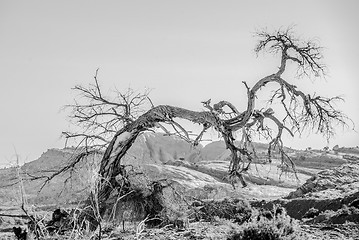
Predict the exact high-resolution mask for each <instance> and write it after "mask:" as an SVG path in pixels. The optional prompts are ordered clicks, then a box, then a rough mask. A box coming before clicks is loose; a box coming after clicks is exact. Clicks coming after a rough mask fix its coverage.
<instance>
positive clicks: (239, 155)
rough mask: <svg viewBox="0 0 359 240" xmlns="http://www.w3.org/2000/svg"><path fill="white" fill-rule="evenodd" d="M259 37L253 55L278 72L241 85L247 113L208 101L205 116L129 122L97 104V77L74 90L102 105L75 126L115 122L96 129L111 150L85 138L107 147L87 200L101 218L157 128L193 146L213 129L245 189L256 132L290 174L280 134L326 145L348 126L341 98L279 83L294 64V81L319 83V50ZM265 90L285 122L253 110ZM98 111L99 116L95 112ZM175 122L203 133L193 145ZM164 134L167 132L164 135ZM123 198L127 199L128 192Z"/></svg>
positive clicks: (276, 36)
mask: <svg viewBox="0 0 359 240" xmlns="http://www.w3.org/2000/svg"><path fill="white" fill-rule="evenodd" d="M257 37H258V38H259V41H258V44H257V45H256V47H255V52H257V53H259V52H261V51H266V52H270V53H274V54H275V55H277V56H279V67H278V70H276V71H275V72H274V73H273V74H270V75H268V76H265V77H263V78H262V79H259V80H258V81H257V82H256V83H255V84H254V85H253V86H249V85H248V84H247V83H246V82H243V86H244V87H245V88H246V89H247V96H246V97H247V107H246V109H244V110H241V111H239V110H238V109H237V108H236V107H235V106H234V105H233V104H231V103H230V102H227V101H220V102H218V103H215V104H212V103H211V101H210V100H208V101H205V102H202V103H203V105H204V107H205V108H206V110H205V111H191V110H188V109H183V108H180V107H175V106H168V105H159V106H154V107H152V108H151V109H149V110H148V111H147V112H145V113H143V114H141V115H139V116H138V117H132V116H131V115H130V114H129V112H128V111H127V107H128V105H126V104H125V105H118V104H117V103H113V102H107V101H105V100H104V99H101V98H102V95H101V91H100V88H99V86H98V83H97V79H96V77H95V80H96V86H95V88H94V89H95V92H91V91H88V90H86V89H83V88H80V87H77V89H78V90H80V91H82V92H83V93H85V94H86V95H87V96H88V97H89V98H90V99H92V100H93V101H95V102H97V101H99V102H100V103H96V104H92V105H88V106H85V110H86V111H87V110H90V111H89V112H86V111H85V110H84V109H83V106H77V105H75V106H74V107H75V112H76V114H75V115H74V116H75V118H76V120H77V121H78V122H80V123H83V122H85V123H86V124H90V126H89V128H91V127H93V126H96V127H98V126H99V125H98V123H97V122H96V121H93V119H96V118H97V117H98V116H101V117H102V116H103V115H105V114H106V115H111V117H114V118H113V119H112V120H109V121H108V122H105V123H104V124H103V125H101V126H99V127H100V128H101V129H102V128H103V131H104V132H103V133H101V134H108V133H113V134H114V136H113V138H112V140H111V141H110V142H109V144H107V142H106V141H105V140H106V138H105V137H103V135H101V134H96V135H95V136H92V135H91V136H86V137H87V138H92V137H93V138H96V139H99V140H104V141H103V142H104V144H106V146H107V148H106V151H105V153H104V156H103V158H102V161H101V165H100V169H99V176H100V177H101V180H100V181H99V183H98V194H97V196H91V198H96V199H97V202H98V203H99V214H100V215H102V214H104V212H105V210H106V209H105V207H106V206H105V205H104V204H102V203H104V202H105V201H106V200H107V199H108V198H109V196H110V194H111V191H113V190H114V189H116V188H118V187H119V183H118V181H117V180H116V179H117V178H116V177H118V176H119V175H122V176H125V175H126V173H125V171H124V168H123V167H122V165H121V159H122V158H123V157H124V156H125V154H126V152H127V151H128V149H129V148H130V147H131V145H132V144H133V143H134V141H135V140H136V138H137V137H138V136H139V135H140V134H141V133H142V132H144V131H147V130H150V129H153V128H156V127H160V128H162V129H164V128H163V125H162V124H163V123H165V124H170V125H172V126H173V128H174V129H175V131H176V133H177V134H178V135H179V136H181V137H182V138H184V139H186V140H188V141H192V143H193V144H194V145H196V144H198V142H199V141H201V138H202V136H203V133H204V132H205V131H206V130H207V129H209V128H214V129H215V130H216V131H218V133H219V134H220V135H221V136H222V138H223V140H224V142H225V144H226V147H227V148H228V149H229V150H230V151H231V162H230V166H229V178H230V179H232V180H234V179H239V180H240V181H241V183H242V184H243V186H245V185H246V183H245V181H244V179H243V177H242V174H243V173H244V172H246V171H247V170H248V168H249V166H250V164H251V163H252V161H253V159H254V157H255V154H254V153H253V151H249V149H248V146H249V145H250V144H251V134H252V133H253V132H258V133H261V134H263V135H265V136H267V137H268V142H269V145H268V154H267V155H268V160H269V161H270V160H271V157H272V155H273V151H274V150H277V151H278V152H279V156H280V159H281V161H282V164H284V165H287V166H291V167H293V168H294V163H293V162H292V161H291V159H290V157H289V156H288V155H287V154H286V153H285V151H284V145H283V141H282V134H283V131H287V132H288V133H289V134H290V135H292V136H294V135H295V134H296V133H301V132H302V131H303V130H304V129H310V130H312V131H313V132H315V133H320V134H322V135H324V136H325V137H327V138H328V139H329V138H330V137H331V136H332V135H333V134H334V132H335V127H336V126H337V125H338V124H339V125H345V126H346V125H347V123H346V122H347V120H348V118H347V117H346V116H345V115H344V114H343V113H342V112H341V111H339V110H337V109H336V108H335V106H334V105H333V102H335V101H337V100H342V99H341V98H340V97H332V98H327V97H321V96H315V95H310V94H307V93H304V92H302V91H301V90H299V89H298V88H297V87H296V86H295V85H293V84H291V83H290V82H289V81H287V80H286V79H284V78H283V73H284V72H285V71H286V70H287V65H288V64H295V65H296V66H297V74H296V75H297V76H298V77H311V76H314V77H320V76H323V75H324V74H325V69H326V68H325V65H324V64H323V63H322V54H321V47H320V46H318V44H317V43H316V42H315V41H313V40H310V41H302V40H300V39H297V38H296V37H295V36H294V35H293V33H292V31H291V29H287V30H278V31H275V32H272V33H270V32H268V31H261V32H258V33H257ZM269 84H271V85H274V86H276V90H275V91H273V92H272V95H271V97H270V99H269V100H268V102H269V103H273V102H274V101H279V103H280V104H281V107H282V108H283V112H284V117H283V118H279V117H278V116H277V115H276V114H275V112H274V111H273V110H272V108H267V109H257V108H256V101H257V93H258V92H259V91H260V90H261V89H262V88H264V87H266V86H267V85H269ZM142 97H143V96H142ZM141 99H143V98H141ZM105 106H106V109H107V111H106V112H101V109H103V108H104V107H105ZM97 107H99V108H100V110H97ZM117 107H121V108H122V109H125V111H124V112H123V114H121V115H119V114H118V112H117V111H116V108H117ZM119 119H120V120H121V121H122V123H123V125H121V126H122V128H121V129H119V130H115V128H111V129H110V130H108V129H107V127H108V126H112V127H114V126H115V125H116V124H117V122H118V121H120V120H119ZM176 119H186V120H189V121H191V122H193V123H196V124H200V125H202V127H203V130H202V132H201V133H200V134H199V135H198V136H197V138H196V139H191V138H190V137H189V134H188V132H187V131H186V130H185V129H184V128H183V127H182V126H181V125H180V124H179V123H178V122H176ZM265 121H271V122H272V123H274V124H275V126H276V129H274V130H273V131H275V133H276V134H275V135H274V136H272V134H270V133H271V132H272V129H270V128H269V127H268V125H267V124H266V123H265ZM164 131H167V130H166V129H164ZM236 131H242V141H241V144H239V145H238V144H236V143H235V140H236V139H235V137H234V132H236ZM74 136H75V135H72V136H69V137H74ZM102 138H104V139H102ZM122 194H126V192H123V193H122Z"/></svg>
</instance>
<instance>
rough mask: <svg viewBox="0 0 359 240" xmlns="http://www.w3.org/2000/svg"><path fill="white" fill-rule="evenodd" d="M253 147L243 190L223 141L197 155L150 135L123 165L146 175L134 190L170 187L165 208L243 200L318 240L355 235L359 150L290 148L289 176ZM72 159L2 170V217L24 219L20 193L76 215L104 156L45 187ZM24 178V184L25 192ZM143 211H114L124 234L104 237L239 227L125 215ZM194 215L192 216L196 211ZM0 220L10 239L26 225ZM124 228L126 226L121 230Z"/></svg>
mask: <svg viewBox="0 0 359 240" xmlns="http://www.w3.org/2000/svg"><path fill="white" fill-rule="evenodd" d="M255 147H256V153H257V156H258V159H257V160H256V163H255V164H253V165H252V167H251V168H250V170H249V171H248V173H247V174H246V175H245V176H244V177H245V180H246V182H247V183H248V186H247V187H245V188H242V186H241V184H239V183H238V184H235V185H234V187H233V186H232V185H231V184H230V182H229V181H228V179H227V178H226V176H227V172H228V166H229V161H228V158H229V151H227V150H226V149H225V145H224V143H223V142H221V141H218V142H212V143H210V144H208V145H206V146H204V147H203V146H201V145H200V146H198V147H196V148H193V147H192V146H191V145H190V144H188V143H186V142H184V141H183V140H181V139H179V138H176V137H173V136H171V137H168V136H163V135H161V134H156V133H146V134H143V135H141V136H140V137H139V138H138V139H137V140H136V142H135V143H134V145H133V147H132V148H131V149H130V151H129V153H128V154H127V156H126V158H125V159H124V161H123V164H125V165H126V166H127V168H128V169H131V171H132V172H133V173H134V176H138V174H139V173H140V175H141V178H137V177H136V178H135V177H134V178H133V182H134V184H138V185H144V184H147V183H148V182H150V181H158V182H160V181H166V182H168V183H169V184H170V185H171V188H172V190H166V191H167V196H165V197H164V201H168V202H171V203H170V204H169V205H171V206H175V205H176V204H177V203H176V201H177V200H176V199H178V196H181V198H183V199H186V201H189V202H193V201H197V202H198V201H200V202H201V204H202V205H203V204H204V203H206V202H208V201H214V200H215V201H218V202H219V203H220V202H223V200H224V199H241V200H246V201H248V202H249V203H250V204H251V205H252V207H255V208H257V209H258V208H263V209H273V206H275V205H281V206H282V207H284V208H285V209H286V212H287V213H288V215H289V216H290V217H291V218H294V219H297V220H298V221H299V222H298V224H299V225H300V227H299V228H300V231H299V232H301V233H303V234H304V235H305V234H307V235H308V234H309V236H312V239H325V238H327V239H328V236H330V238H329V239H350V237H353V236H354V235H355V234H356V233H357V232H356V231H357V224H358V220H357V219H359V215H358V211H357V208H358V205H359V204H358V201H359V200H358V199H359V192H358V189H359V188H358V187H359V165H358V162H357V161H356V160H355V158H356V157H358V156H359V151H358V149H357V148H339V147H336V148H334V149H333V150H328V149H325V150H312V149H307V150H304V151H300V150H294V149H289V148H288V149H286V151H287V152H288V154H289V155H290V156H291V157H292V159H293V160H294V162H295V163H296V165H297V168H296V173H294V172H293V171H292V170H290V169H284V170H283V168H282V167H281V165H280V161H279V160H276V159H274V161H273V162H272V163H268V162H267V161H266V158H265V155H266V148H267V145H266V144H261V143H255ZM348 156H350V157H348ZM73 157H74V149H72V148H67V149H50V150H48V151H46V152H44V153H43V154H42V156H41V157H40V158H39V159H37V160H35V161H32V162H28V163H26V164H24V165H23V166H21V167H20V168H16V167H10V168H6V169H1V170H0V177H1V179H2V181H1V183H0V187H1V190H0V201H1V203H2V205H1V209H0V210H1V211H0V214H5V215H6V214H13V215H14V214H15V215H16V214H17V215H21V214H23V212H22V210H21V208H20V206H21V204H22V202H23V199H22V198H21V194H20V186H23V189H24V190H25V191H24V194H23V195H24V197H25V199H26V200H27V203H28V205H29V206H32V209H33V211H36V212H42V213H43V216H46V218H47V219H50V218H51V217H50V216H51V211H53V210H55V209H57V208H70V207H73V206H76V205H77V204H79V203H81V201H83V200H84V199H86V197H87V196H88V194H89V192H90V190H91V188H90V187H89V186H91V183H93V182H94V180H95V176H96V171H97V169H98V163H99V161H100V159H101V155H95V156H92V157H90V158H88V159H86V161H83V162H82V163H81V164H79V165H78V166H77V167H76V168H75V169H74V170H73V171H70V172H67V173H63V174H59V175H58V176H56V177H54V178H53V179H52V180H51V181H50V182H49V183H48V184H45V185H43V184H44V181H46V179H47V177H48V176H51V174H53V173H54V172H56V171H57V170H59V169H61V168H62V167H64V166H65V165H66V164H68V163H69V162H71V159H73ZM20 179H22V180H23V181H22V183H23V184H22V185H21V184H20V183H19V180H20ZM136 181H137V182H138V183H136ZM41 188H42V189H41ZM40 189H41V191H40V192H39V190H40ZM176 194H177V195H176ZM170 195H171V197H169V196H170ZM175 195H176V196H175ZM131 204H132V205H131ZM181 204H182V205H183V201H182V202H181V201H179V202H178V204H177V205H178V206H177V207H173V209H172V210H171V211H173V214H172V216H173V218H182V216H184V215H185V214H178V212H184V210H183V209H186V211H187V210H188V206H181ZM227 205H228V204H227ZM227 205H226V206H227ZM137 207H138V206H137V205H135V204H133V203H130V202H128V203H127V205H126V204H123V205H122V208H121V207H120V208H117V210H116V211H117V212H118V213H120V214H118V215H117V216H118V217H117V220H116V222H117V224H118V227H117V228H113V227H112V228H111V229H112V230H111V234H107V233H106V234H105V236H107V239H121V238H115V237H119V236H121V237H122V239H135V238H137V239H139V236H140V237H141V238H142V239H226V238H227V237H228V236H229V235H231V233H233V231H234V229H236V228H237V227H238V226H237V225H238V224H237V225H236V224H234V223H233V221H231V220H230V219H228V220H226V221H222V220H221V218H222V217H223V216H219V217H218V218H216V219H212V220H211V222H210V223H208V222H206V221H204V222H203V221H200V222H198V221H194V219H193V218H186V219H188V220H187V221H189V222H188V226H186V227H185V228H184V230H181V231H178V228H159V229H151V228H147V227H145V225H141V221H140V218H139V217H138V216H137V217H136V219H131V216H130V217H124V214H126V212H127V213H128V212H131V211H134V209H136V208H137ZM189 210H192V211H193V208H191V209H189ZM130 215H131V214H130ZM143 217H145V216H143ZM0 218H1V219H2V223H1V222H0V224H1V225H0V229H3V232H4V234H5V235H6V234H7V235H11V234H12V233H9V232H10V231H11V230H9V229H11V227H12V226H18V225H21V224H22V223H24V220H21V218H10V217H6V216H2V217H1V216H0ZM232 220H233V219H232ZM121 222H122V224H125V225H126V226H127V227H124V228H123V229H121V228H120V227H119V226H120V225H121ZM343 223H347V225H345V226H344V225H343V226H344V227H339V228H338V226H336V225H335V224H343ZM323 224H324V225H323ZM325 226H327V227H328V226H330V227H328V229H327V230H326V231H324V230H323V229H322V228H323V227H325ZM139 227H142V228H141V229H138V228H139ZM343 228H347V230H343ZM125 229H127V230H125ZM130 229H132V230H130ZM333 229H334V230H333ZM338 229H339V230H338ZM124 230H125V231H127V232H124ZM138 231H140V233H139V232H138ZM344 233H345V234H344ZM348 233H349V234H348ZM333 234H334V235H333ZM5 235H4V236H5ZM358 236H359V235H358ZM111 237H113V238H111ZM126 237H127V238H126ZM321 237H322V238H321ZM0 239H1V233H0ZM4 239H6V238H4ZM8 239H11V238H8ZM59 239H61V238H59ZM352 239H355V238H352Z"/></svg>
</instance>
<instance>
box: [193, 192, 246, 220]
mask: <svg viewBox="0 0 359 240" xmlns="http://www.w3.org/2000/svg"><path fill="white" fill-rule="evenodd" d="M196 205H199V206H197V207H196V208H197V211H196V220H197V221H199V220H205V221H213V220H215V217H219V218H224V219H231V220H233V221H234V222H236V223H239V224H241V223H243V222H245V221H247V220H248V219H249V218H250V217H251V214H252V208H251V206H250V205H249V203H248V202H247V201H244V200H239V199H226V198H225V199H224V200H222V201H214V200H212V201H202V202H199V203H198V202H197V204H196Z"/></svg>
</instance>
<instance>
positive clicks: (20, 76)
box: [0, 0, 359, 166]
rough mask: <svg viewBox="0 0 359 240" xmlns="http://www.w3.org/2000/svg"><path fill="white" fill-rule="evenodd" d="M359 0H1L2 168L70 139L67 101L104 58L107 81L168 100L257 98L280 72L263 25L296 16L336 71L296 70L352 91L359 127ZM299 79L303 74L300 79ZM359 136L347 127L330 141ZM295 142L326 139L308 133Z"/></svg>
mask: <svg viewBox="0 0 359 240" xmlns="http://www.w3.org/2000/svg"><path fill="white" fill-rule="evenodd" d="M358 9H359V2H358V1H356V0H352V1H348V0H346V1H339V0H337V1H334V0H333V1H330V0H323V1H318V0H317V1H310V0H305V1H303V0H302V1H289V0H282V1H278V0H277V1H264V0H263V1H253V0H252V1H208V0H205V1H184V0H181V1H133V0H131V1H63V0H62V1H56V2H55V1H34V0H33V1H15V0H9V1H4V0H0V68H1V71H0V76H1V77H0V83H1V85H0V89H1V92H0V110H1V113H0V114H1V115H0V116H1V119H0V166H1V165H7V164H9V163H10V162H12V161H13V160H14V154H15V150H14V149H16V152H17V153H18V154H19V155H20V156H21V159H22V161H31V160H34V159H36V158H38V157H39V156H40V155H41V153H42V152H44V151H46V150H47V149H48V148H53V147H57V148H61V147H63V144H64V141H63V140H62V139H60V134H61V132H62V131H64V130H68V128H69V125H68V123H67V118H66V113H64V112H61V111H60V109H61V107H62V106H64V105H66V104H69V103H72V100H73V98H74V96H75V95H74V93H73V91H72V90H71V88H72V87H73V86H75V85H76V84H84V85H87V84H88V83H90V82H91V81H92V77H93V75H94V73H95V70H96V69H97V68H98V67H99V68H100V73H99V80H100V82H101V84H102V86H103V87H104V88H105V89H109V88H111V87H114V86H117V88H118V89H125V88H127V87H129V86H131V87H133V88H135V89H139V90H143V89H144V88H145V87H148V88H151V89H153V90H152V93H151V97H152V99H153V101H154V103H155V104H156V105H159V104H170V105H176V106H181V107H185V108H189V109H192V110H201V109H202V105H201V103H200V102H201V101H203V100H207V99H209V98H212V102H217V101H219V100H228V101H231V102H232V103H234V104H235V105H236V106H237V107H238V108H239V109H244V107H245V106H246V95H245V94H246V92H245V89H244V87H243V84H242V83H241V82H242V81H243V80H245V81H247V82H248V84H249V85H250V86H251V85H253V83H254V82H255V81H256V80H258V79H259V78H260V77H263V76H265V75H267V74H270V73H273V72H274V71H276V69H277V68H276V67H277V65H276V64H277V63H278V59H276V58H274V57H272V56H270V55H266V56H260V57H259V58H256V56H255V54H254V52H253V48H254V46H255V43H256V39H255V38H253V33H254V31H255V30H256V29H258V28H263V27H267V28H268V29H276V28H278V27H281V26H283V27H286V26H289V25H292V24H296V28H295V31H296V32H297V33H298V34H299V35H300V36H302V37H304V38H313V37H317V38H319V39H320V42H321V45H322V46H323V47H325V52H324V55H325V59H324V61H325V63H326V64H327V65H328V67H329V73H330V75H329V76H328V77H327V78H326V80H320V79H319V80H317V81H316V82H314V83H313V82H312V81H311V80H306V79H301V80H296V79H294V80H293V81H294V83H295V84H296V85H297V86H298V87H300V88H302V89H304V90H306V91H308V92H311V93H313V92H317V93H318V94H321V95H324V96H332V95H342V96H344V98H345V100H346V102H345V103H341V104H339V105H338V107H339V108H340V109H342V110H343V111H344V112H345V113H346V114H347V115H348V116H349V117H351V118H352V119H353V121H354V123H355V124H356V125H357V126H359V111H358V110H359V108H358V105H357V104H358V103H359V97H358V95H359V94H358V90H359V88H358V86H359V79H358V77H357V74H356V71H357V70H358V69H359V61H358V57H359V47H358V43H359V26H358V24H359V14H358V12H357V11H358ZM288 80H291V79H288ZM335 144H339V145H340V146H343V145H345V146H357V145H359V134H358V133H355V132H351V131H349V130H344V131H342V130H340V129H339V131H338V135H337V136H336V138H335V139H333V140H332V141H331V142H330V144H329V146H330V147H332V146H333V145H335ZM286 145H287V146H291V147H294V148H305V147H307V146H312V147H314V148H322V147H324V146H326V145H327V143H326V141H325V139H324V138H322V137H320V136H315V135H310V136H307V135H303V136H302V137H301V138H299V137H297V138H295V139H289V140H288V141H287V142H286Z"/></svg>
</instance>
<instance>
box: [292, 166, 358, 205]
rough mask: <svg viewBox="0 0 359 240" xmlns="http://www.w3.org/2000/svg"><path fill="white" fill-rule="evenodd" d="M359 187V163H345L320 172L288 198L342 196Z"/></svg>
mask: <svg viewBox="0 0 359 240" xmlns="http://www.w3.org/2000/svg"><path fill="white" fill-rule="evenodd" d="M358 189H359V164H344V165H342V166H340V167H337V168H334V169H327V170H323V171H321V172H319V173H318V174H317V175H316V176H313V177H311V178H310V179H308V180H307V182H306V183H305V184H303V185H302V186H301V187H299V188H298V189H297V190H296V191H294V192H291V193H290V194H289V195H288V197H287V198H288V199H291V198H298V197H302V198H303V197H311V198H323V199H325V198H340V197H344V196H347V195H350V194H352V193H354V192H356V191H357V190H358Z"/></svg>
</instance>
